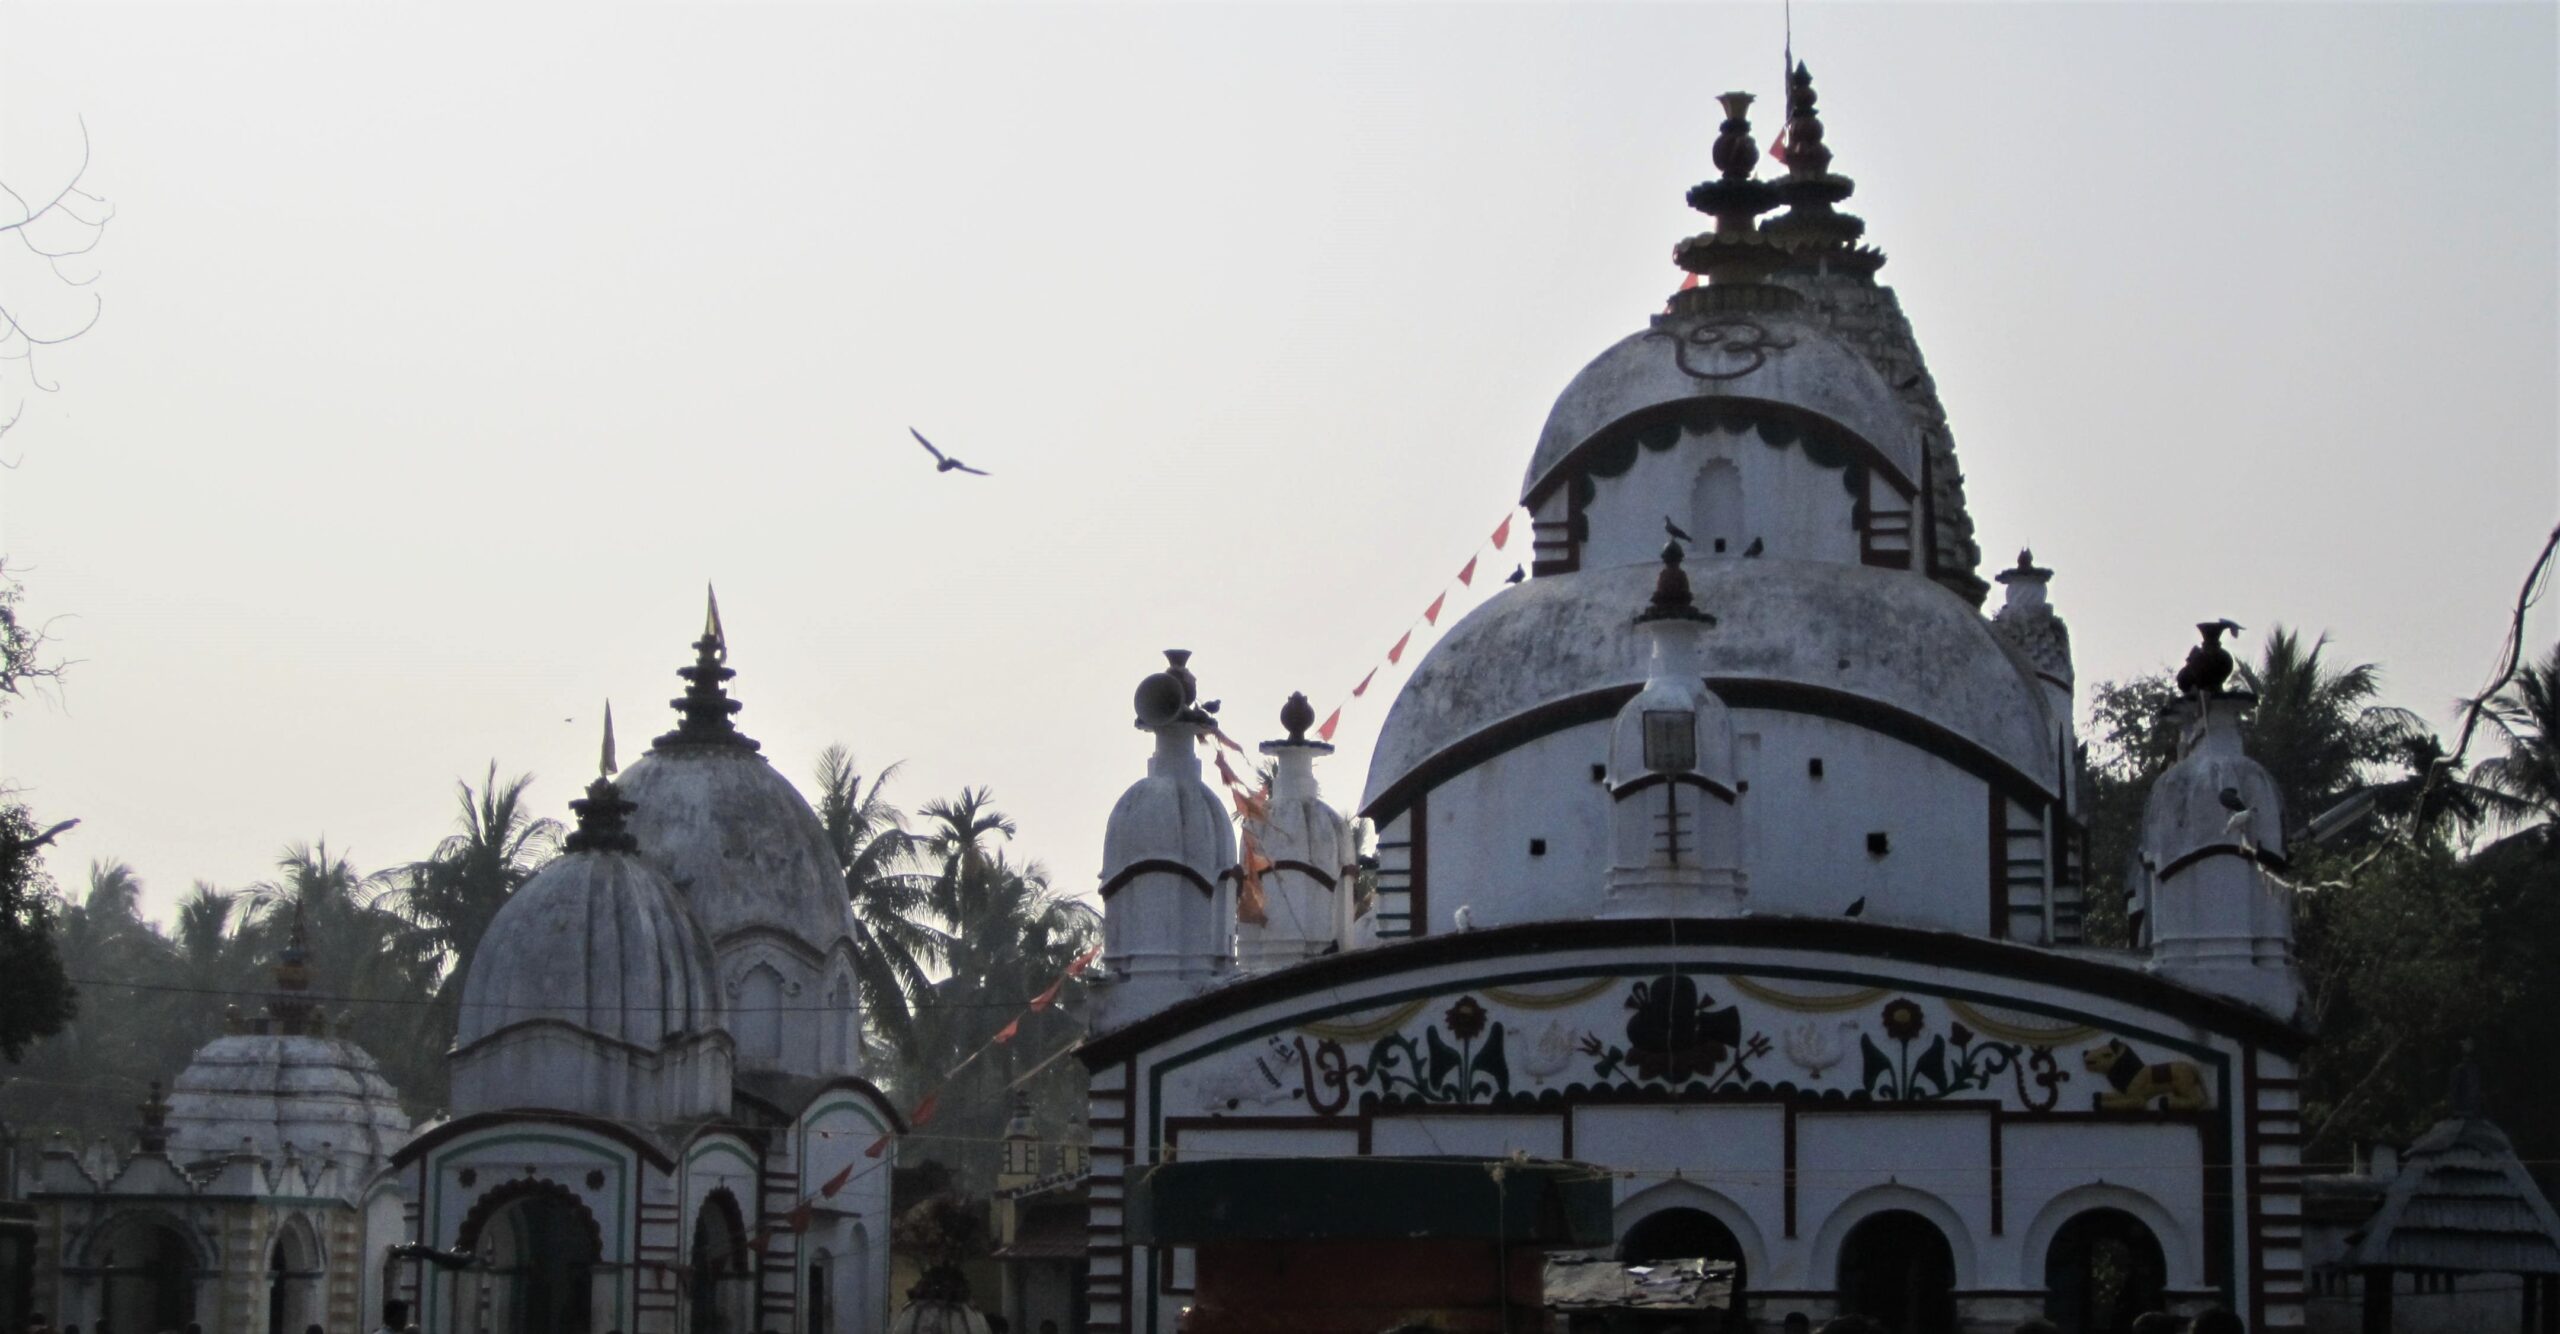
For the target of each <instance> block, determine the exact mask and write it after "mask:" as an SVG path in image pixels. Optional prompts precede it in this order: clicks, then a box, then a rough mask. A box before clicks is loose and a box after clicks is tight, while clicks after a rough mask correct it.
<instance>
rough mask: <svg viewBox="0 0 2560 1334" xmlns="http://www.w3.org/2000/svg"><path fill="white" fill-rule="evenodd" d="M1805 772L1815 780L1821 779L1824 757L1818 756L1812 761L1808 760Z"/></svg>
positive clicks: (1805, 763)
mask: <svg viewBox="0 0 2560 1334" xmlns="http://www.w3.org/2000/svg"><path fill="white" fill-rule="evenodd" d="M1804 771H1805V772H1806V773H1807V774H1809V775H1811V776H1813V777H1815V778H1820V777H1821V776H1822V757H1821V756H1819V755H1816V756H1814V757H1813V758H1812V759H1809V760H1806V761H1805V762H1804Z"/></svg>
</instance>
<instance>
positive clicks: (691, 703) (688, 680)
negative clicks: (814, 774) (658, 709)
mask: <svg viewBox="0 0 2560 1334" xmlns="http://www.w3.org/2000/svg"><path fill="white" fill-rule="evenodd" d="M705 592H706V594H707V601H708V603H709V606H708V609H707V610H706V611H705V612H704V613H703V617H702V638H700V639H697V640H695V641H693V665H692V666H690V667H679V668H677V669H676V675H678V676H681V677H683V678H684V679H685V692H684V694H683V695H682V696H680V697H678V698H676V699H672V700H669V701H667V702H668V703H669V704H670V705H673V706H674V708H675V711H676V713H677V715H678V716H679V717H680V718H681V719H682V721H681V722H678V723H677V724H676V730H674V731H672V732H667V733H662V734H661V735H659V736H658V738H657V739H656V740H654V741H652V742H650V745H652V746H653V747H666V746H679V745H711V746H736V747H738V748H739V749H741V750H760V749H762V748H763V747H762V746H760V745H759V744H758V743H756V742H755V741H753V740H751V739H749V738H748V737H747V736H746V734H744V733H742V732H740V731H739V730H738V726H737V724H736V723H734V722H731V721H730V718H731V716H732V715H734V714H736V713H737V711H738V710H739V709H740V708H741V707H743V706H742V705H740V704H739V703H738V701H736V700H734V699H731V698H729V695H728V692H727V691H726V690H723V689H722V688H721V687H722V686H723V685H725V684H726V683H727V682H728V680H729V679H730V678H731V677H734V676H736V675H737V674H738V673H737V672H736V671H734V670H732V669H731V668H730V667H729V666H728V661H729V636H728V634H727V632H726V631H724V630H722V629H721V628H720V595H719V594H718V593H717V592H713V591H710V590H709V589H708V587H707V586H706V589H705Z"/></svg>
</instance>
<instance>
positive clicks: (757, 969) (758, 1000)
mask: <svg viewBox="0 0 2560 1334" xmlns="http://www.w3.org/2000/svg"><path fill="white" fill-rule="evenodd" d="M788 990H789V987H788V985H787V984H786V983H785V982H784V980H783V977H782V972H781V970H780V969H777V968H775V967H774V966H773V965H772V964H770V963H766V962H764V961H763V960H757V961H756V962H754V963H752V964H749V965H747V969H746V971H745V972H743V973H740V974H739V975H738V980H737V981H736V982H735V983H733V984H731V987H730V995H731V996H732V997H734V999H733V1000H732V1002H731V1004H730V1008H729V1034H730V1036H731V1038H733V1039H734V1040H735V1041H736V1042H737V1044H738V1062H739V1064H741V1065H747V1064H756V1065H772V1064H774V1063H775V1062H778V1061H780V1060H781V1059H782V1019H783V1015H782V1007H783V1004H784V1001H785V999H786V994H785V993H786V992H787V991H788Z"/></svg>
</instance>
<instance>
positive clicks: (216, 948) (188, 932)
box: [176, 880, 239, 968]
mask: <svg viewBox="0 0 2560 1334" xmlns="http://www.w3.org/2000/svg"><path fill="white" fill-rule="evenodd" d="M238 906H239V900H238V899H236V898H234V897H232V896H231V895H230V894H229V893H226V892H225V891H223V890H219V889H216V888H214V887H213V886H212V885H210V884H207V883H205V882H204V881H202V880H199V881H197V882H196V883H195V888H193V889H190V890H188V891H187V896H186V897H185V898H183V899H180V900H178V936H177V941H176V944H177V947H178V957H179V958H180V959H182V960H184V961H185V962H186V963H187V964H188V965H189V966H190V967H191V968H207V967H211V966H213V965H214V964H216V963H217V962H219V961H220V960H221V958H222V957H223V952H224V950H225V948H226V947H228V946H229V945H230V944H231V910H232V909H233V908H236V907H238Z"/></svg>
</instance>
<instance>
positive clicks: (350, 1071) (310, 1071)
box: [168, 1033, 409, 1165]
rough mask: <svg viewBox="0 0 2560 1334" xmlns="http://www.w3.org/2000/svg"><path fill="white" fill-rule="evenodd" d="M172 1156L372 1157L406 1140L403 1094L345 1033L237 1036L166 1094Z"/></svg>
mask: <svg viewBox="0 0 2560 1334" xmlns="http://www.w3.org/2000/svg"><path fill="white" fill-rule="evenodd" d="M168 1125H169V1131H170V1136H169V1152H170V1155H171V1156H172V1157H173V1158H175V1159H177V1160H178V1161H179V1162H181V1163H189V1162H195V1161H199V1160H202V1159H206V1158H213V1157H219V1156H221V1155H223V1154H227V1153H234V1152H237V1151H238V1150H239V1148H240V1142H241V1141H242V1140H247V1141H248V1142H249V1147H250V1149H251V1151H252V1152H255V1153H258V1154H261V1155H264V1156H266V1157H268V1158H277V1157H280V1156H281V1155H282V1154H283V1152H284V1148H285V1146H286V1145H291V1146H292V1147H293V1149H294V1151H295V1152H296V1153H298V1154H301V1155H304V1156H305V1157H310V1156H313V1155H316V1154H318V1153H319V1151H320V1146H321V1145H323V1144H327V1145H331V1146H333V1147H332V1152H333V1153H335V1154H337V1155H339V1156H340V1157H341V1158H345V1157H349V1156H352V1157H355V1158H359V1159H362V1160H364V1161H365V1162H366V1163H367V1164H368V1165H370V1164H373V1163H378V1162H380V1161H381V1160H382V1159H384V1158H387V1157H389V1156H390V1155H391V1154H392V1153H394V1152H396V1151H398V1149H399V1148H400V1146H402V1145H404V1144H406V1143H408V1142H409V1116H408V1113H406V1112H403V1111H402V1110H400V1095H399V1093H398V1091H397V1090H394V1089H393V1088H392V1087H391V1083H390V1081H389V1080H386V1079H384V1078H383V1077H382V1069H381V1067H380V1066H377V1065H376V1064H374V1060H373V1057H372V1056H370V1055H368V1054H366V1052H365V1050H364V1048H362V1047H359V1046H357V1045H356V1044H354V1043H352V1042H349V1041H347V1040H346V1039H344V1038H329V1037H314V1036H311V1035H308V1034H286V1033H234V1034H230V1035H228V1036H225V1037H218V1038H215V1039H214V1040H213V1041H211V1042H208V1043H206V1044H205V1045H204V1046H203V1047H202V1048H200V1049H199V1050H198V1051H197V1052H196V1054H195V1059H194V1060H191V1061H189V1062H187V1068H186V1070H185V1071H183V1072H182V1073H180V1074H179V1076H178V1079H177V1083H176V1084H175V1085H174V1086H172V1088H171V1089H170V1092H169V1118H168Z"/></svg>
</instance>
